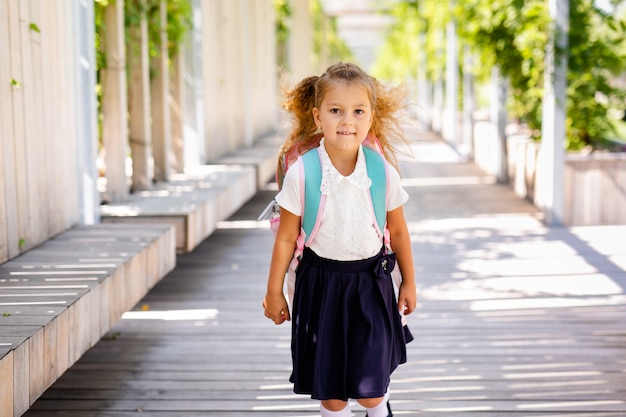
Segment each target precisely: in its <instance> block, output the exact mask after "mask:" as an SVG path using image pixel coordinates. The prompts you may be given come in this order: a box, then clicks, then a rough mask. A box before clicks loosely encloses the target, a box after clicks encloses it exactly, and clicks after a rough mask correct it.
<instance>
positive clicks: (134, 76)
mask: <svg viewBox="0 0 626 417" xmlns="http://www.w3.org/2000/svg"><path fill="white" fill-rule="evenodd" d="M130 39H131V43H130V46H129V52H128V71H129V72H130V80H131V81H130V85H129V86H128V103H129V114H130V124H129V126H130V152H131V155H132V159H133V181H132V189H133V191H145V190H149V189H150V188H151V186H152V177H153V173H152V170H151V169H150V165H151V164H150V161H151V159H152V128H151V125H150V56H149V51H148V22H147V19H146V16H145V14H144V15H143V16H142V17H141V22H140V24H139V27H137V28H135V29H134V30H132V31H131V33H130Z"/></svg>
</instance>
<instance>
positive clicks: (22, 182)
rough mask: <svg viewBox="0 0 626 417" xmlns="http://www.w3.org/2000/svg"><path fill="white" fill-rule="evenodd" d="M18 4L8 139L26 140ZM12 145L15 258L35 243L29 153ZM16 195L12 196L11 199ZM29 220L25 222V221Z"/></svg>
mask: <svg viewBox="0 0 626 417" xmlns="http://www.w3.org/2000/svg"><path fill="white" fill-rule="evenodd" d="M18 3H19V2H18V1H16V0H10V1H8V31H9V39H10V40H11V41H10V44H9V51H10V52H9V54H10V55H11V59H10V61H9V64H10V68H9V71H10V77H11V80H15V84H14V85H13V86H12V88H11V103H12V106H11V109H12V120H11V121H10V123H11V125H12V126H13V131H12V132H11V135H10V136H9V137H12V138H23V137H24V123H25V121H24V117H25V116H24V87H23V86H22V84H21V83H22V82H23V81H24V79H23V77H24V74H23V68H22V54H21V41H20V28H19V4H18ZM12 142H13V146H14V147H13V154H11V155H10V158H12V160H13V161H12V163H11V165H10V166H13V167H14V169H13V171H12V172H9V173H8V175H7V177H6V178H7V179H8V180H9V181H11V179H13V182H14V186H9V189H13V190H15V193H11V192H10V191H9V195H8V196H7V197H9V198H11V197H12V198H14V199H15V208H16V210H15V212H9V215H12V217H10V218H9V223H13V224H15V228H14V230H13V231H14V232H15V234H13V235H11V236H10V237H9V239H10V240H11V241H12V242H11V243H10V246H9V249H10V250H11V249H16V250H15V252H14V253H13V254H11V253H10V255H9V257H11V258H12V257H15V256H17V254H18V253H19V252H21V251H22V250H23V249H24V248H25V247H32V245H34V242H32V241H31V242H26V239H27V238H28V234H29V232H28V218H27V213H29V209H28V196H27V193H26V192H25V190H27V189H28V173H27V169H26V158H27V155H26V149H25V143H24V141H23V140H17V141H12ZM11 194H13V195H11ZM25 217H26V218H25Z"/></svg>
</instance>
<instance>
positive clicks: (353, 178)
mask: <svg viewBox="0 0 626 417" xmlns="http://www.w3.org/2000/svg"><path fill="white" fill-rule="evenodd" d="M320 156H321V162H322V185H321V186H320V191H321V192H322V194H324V195H329V194H333V193H334V192H336V191H337V189H338V187H339V185H340V184H341V182H342V181H348V182H349V183H350V184H352V185H353V186H355V187H356V188H358V189H361V190H367V189H369V188H370V187H371V186H372V180H371V179H370V177H368V176H367V165H366V164H365V154H364V153H363V147H362V146H361V147H359V154H358V156H357V159H356V166H355V168H354V171H352V173H351V174H350V175H348V176H347V177H345V176H343V175H341V174H340V173H339V171H337V169H336V168H335V167H334V166H333V163H332V162H331V160H330V157H329V156H328V153H327V152H326V147H325V146H324V138H322V140H321V141H320Z"/></svg>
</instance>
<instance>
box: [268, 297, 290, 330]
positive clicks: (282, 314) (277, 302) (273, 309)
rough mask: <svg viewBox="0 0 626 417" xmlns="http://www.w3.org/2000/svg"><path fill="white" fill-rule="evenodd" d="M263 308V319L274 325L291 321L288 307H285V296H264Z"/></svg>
mask: <svg viewBox="0 0 626 417" xmlns="http://www.w3.org/2000/svg"><path fill="white" fill-rule="evenodd" d="M263 308H264V309H265V317H267V318H268V319H270V320H272V321H273V322H274V323H276V324H283V323H284V322H286V321H289V320H291V318H290V317H289V306H288V305H287V300H286V299H285V295H284V294H282V293H280V294H277V295H271V294H269V293H268V294H266V295H265V298H264V299H263Z"/></svg>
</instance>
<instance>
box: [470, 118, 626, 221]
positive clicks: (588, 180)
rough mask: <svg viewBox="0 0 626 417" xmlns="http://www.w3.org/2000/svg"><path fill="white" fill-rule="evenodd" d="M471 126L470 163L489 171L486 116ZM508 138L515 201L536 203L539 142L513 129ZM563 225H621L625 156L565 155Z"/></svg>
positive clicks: (625, 206)
mask: <svg viewBox="0 0 626 417" xmlns="http://www.w3.org/2000/svg"><path fill="white" fill-rule="evenodd" d="M475 121H476V122H475V125H474V138H475V139H474V162H475V163H476V164H477V165H478V166H479V167H480V168H482V169H484V170H485V171H487V172H489V173H494V171H493V169H494V167H495V166H496V161H494V155H495V151H494V149H495V148H494V144H493V140H492V138H493V135H492V134H491V125H490V123H489V120H488V119H486V118H476V119H475ZM507 137H508V140H507V155H508V156H507V158H508V166H509V172H508V173H509V179H510V182H509V183H510V185H511V186H512V187H513V189H514V190H515V192H516V194H517V195H519V196H520V197H523V198H526V199H528V200H529V201H531V202H534V201H535V189H536V187H535V169H536V165H537V154H538V152H539V146H540V145H539V143H537V142H535V141H533V140H531V139H530V138H529V137H528V136H527V135H524V134H523V132H520V131H518V130H517V129H515V128H514V127H513V126H512V127H511V129H510V133H509V134H508V136H507ZM564 176H565V178H564V184H563V186H564V193H565V194H564V196H565V207H564V217H565V218H564V222H565V224H566V225H568V226H588V225H602V224H626V153H593V154H589V155H581V154H566V156H565V171H564Z"/></svg>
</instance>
